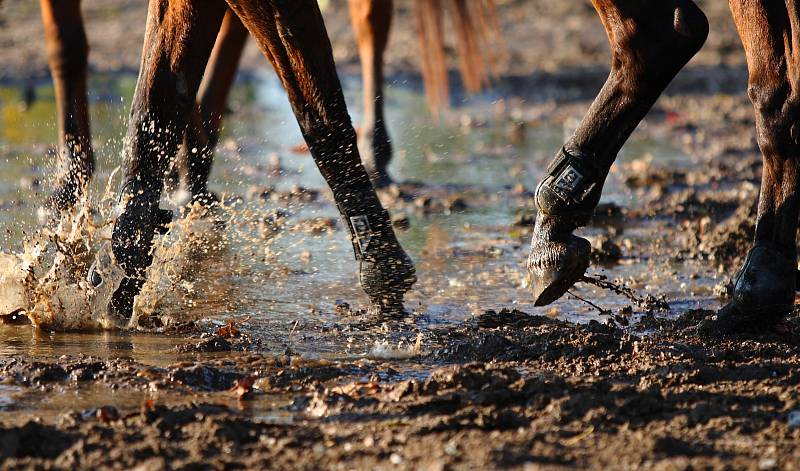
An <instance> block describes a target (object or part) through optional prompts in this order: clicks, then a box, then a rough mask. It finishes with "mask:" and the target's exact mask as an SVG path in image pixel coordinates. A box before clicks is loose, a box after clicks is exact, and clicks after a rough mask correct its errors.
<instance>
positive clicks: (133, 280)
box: [109, 0, 225, 318]
mask: <svg viewBox="0 0 800 471" xmlns="http://www.w3.org/2000/svg"><path fill="white" fill-rule="evenodd" d="M224 14H225V3H224V2H222V1H192V0H150V3H149V7H148V13H147V27H146V30H145V40H144V49H143V53H142V54H143V56H142V67H141V70H140V72H139V80H138V82H137V84H136V90H135V92H134V96H133V104H132V106H131V113H130V118H129V121H128V131H127V135H126V138H125V148H124V150H123V153H124V161H125V172H126V173H125V182H124V184H123V187H122V194H121V196H120V206H121V208H122V211H121V214H120V215H119V217H118V218H117V220H116V221H115V223H114V230H113V234H112V250H113V253H114V258H115V259H116V261H117V263H119V264H120V266H121V267H122V268H123V270H124V271H125V275H126V278H125V279H124V280H123V281H122V283H121V284H120V285H119V287H118V288H117V290H116V291H115V292H114V295H113V297H112V300H111V305H110V306H109V314H111V315H112V317H117V318H127V317H129V316H130V314H131V312H132V310H133V298H134V296H136V295H137V294H138V293H139V291H140V290H141V287H142V285H143V284H144V274H145V270H146V269H147V267H148V266H149V265H150V264H151V263H152V259H153V256H152V253H151V250H152V242H153V237H154V235H155V232H156V231H157V230H158V229H159V228H160V227H163V225H164V224H166V223H168V222H169V220H170V219H171V213H170V212H169V211H165V210H161V209H159V207H158V203H159V199H160V197H161V191H162V188H163V185H164V176H165V173H166V171H167V169H168V165H169V163H170V161H171V160H172V158H173V157H174V156H175V154H176V152H177V150H178V145H179V144H180V143H181V140H182V139H183V135H184V132H185V130H186V125H187V121H188V117H189V113H190V111H191V108H192V106H193V105H194V102H195V95H196V94H197V89H198V86H199V85H200V79H201V77H202V75H203V70H204V69H205V67H206V63H207V61H208V57H209V55H210V53H211V49H212V47H213V45H214V40H215V38H216V36H217V31H219V28H220V25H221V23H222V18H223V16H224Z"/></svg>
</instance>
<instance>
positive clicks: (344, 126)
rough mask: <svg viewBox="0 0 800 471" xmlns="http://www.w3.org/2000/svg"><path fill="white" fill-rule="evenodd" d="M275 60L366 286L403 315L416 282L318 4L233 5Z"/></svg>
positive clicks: (301, 0) (288, 0) (266, 1)
mask: <svg viewBox="0 0 800 471" xmlns="http://www.w3.org/2000/svg"><path fill="white" fill-rule="evenodd" d="M228 4H229V6H230V7H231V8H232V9H233V10H234V11H235V12H236V13H237V14H238V15H239V18H240V19H241V20H242V23H244V25H245V26H246V27H247V29H248V30H249V31H250V34H251V35H252V36H253V37H254V38H255V39H256V41H257V42H258V45H259V47H260V48H261V51H262V52H263V53H264V55H265V56H266V57H267V59H269V60H270V62H272V65H273V66H274V67H275V70H276V71H277V73H278V76H279V77H280V79H281V82H282V83H283V85H284V87H285V88H286V91H287V92H288V95H289V101H290V102H291V105H292V108H293V109H294V113H295V116H296V117H297V121H298V123H299V124H300V130H301V131H302V133H303V136H304V137H305V140H306V143H307V144H308V147H309V149H310V151H311V155H312V156H313V158H314V161H315V162H316V164H317V167H318V168H319V170H320V173H322V176H323V177H324V178H325V181H326V182H327V183H328V185H329V186H330V188H331V190H332V191H333V197H334V199H335V200H336V204H337V206H338V208H339V212H340V213H341V215H342V217H343V219H344V222H345V225H346V226H347V228H348V230H349V232H350V236H351V242H352V243H353V250H354V252H355V256H356V259H357V260H358V261H359V263H360V267H359V268H360V276H359V279H360V282H361V287H362V288H363V289H364V291H365V292H366V293H367V295H368V296H369V298H370V301H371V302H372V304H373V308H374V309H376V310H378V311H379V312H381V313H385V314H389V313H397V312H402V299H403V296H404V294H405V293H406V291H408V290H409V289H410V288H411V285H412V284H413V283H414V282H415V281H416V276H415V274H414V266H413V264H412V262H411V259H410V258H409V257H408V255H406V253H405V251H404V250H403V248H402V247H401V246H400V243H399V242H398V241H397V238H396V237H395V234H394V231H393V230H392V225H391V222H390V220H389V214H388V213H387V212H386V210H385V209H384V208H383V206H381V203H380V200H379V199H378V196H377V194H376V193H375V189H374V188H373V186H372V184H371V182H370V179H369V176H368V174H367V171H366V169H365V168H364V166H363V165H362V163H361V159H360V158H359V154H358V146H357V143H356V133H355V130H354V129H353V125H352V123H351V122H350V116H349V115H348V114H347V107H346V105H345V102H344V95H343V94H342V87H341V85H340V83H339V77H338V76H337V75H336V67H335V66H334V62H333V52H332V49H331V44H330V41H329V39H328V35H327V32H326V30H325V24H324V23H323V21H322V14H321V13H320V10H319V6H318V5H317V1H316V0H238V1H234V0H229V1H228Z"/></svg>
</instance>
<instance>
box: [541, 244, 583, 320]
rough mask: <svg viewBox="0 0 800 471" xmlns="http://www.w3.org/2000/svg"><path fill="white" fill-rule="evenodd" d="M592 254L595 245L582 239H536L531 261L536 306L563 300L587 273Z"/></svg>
mask: <svg viewBox="0 0 800 471" xmlns="http://www.w3.org/2000/svg"><path fill="white" fill-rule="evenodd" d="M591 253H592V246H591V244H590V243H589V241H588V240H586V239H583V238H581V237H577V236H574V235H570V236H569V237H568V238H567V240H565V241H552V240H541V239H537V238H536V237H535V236H534V240H533V243H532V244H531V253H530V256H529V257H528V273H529V275H530V280H531V288H532V290H533V299H534V306H546V305H548V304H550V303H552V302H553V301H555V300H557V299H558V298H560V297H561V296H563V295H564V293H566V292H567V290H569V289H570V288H571V287H572V285H574V284H575V283H576V282H578V281H579V280H580V279H581V278H582V277H583V275H584V273H586V269H587V268H589V262H590V255H591Z"/></svg>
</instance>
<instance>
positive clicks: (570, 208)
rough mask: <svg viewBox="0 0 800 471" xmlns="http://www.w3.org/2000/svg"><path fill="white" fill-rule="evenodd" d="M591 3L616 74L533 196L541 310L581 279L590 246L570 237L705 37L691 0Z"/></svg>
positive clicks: (534, 267)
mask: <svg viewBox="0 0 800 471" xmlns="http://www.w3.org/2000/svg"><path fill="white" fill-rule="evenodd" d="M592 3H593V4H594V7H595V9H596V10H597V12H598V13H599V15H600V18H601V20H602V21H603V26H604V27H605V30H606V33H607V35H608V40H609V43H610V45H611V53H612V61H611V72H610V74H609V76H608V80H607V81H606V83H605V85H604V86H603V88H602V89H601V90H600V93H599V95H598V96H597V98H596V99H595V101H594V103H592V105H591V107H590V108H589V112H588V113H587V114H586V116H585V117H584V118H583V120H582V121H581V123H580V125H579V126H578V129H577V130H576V131H575V134H574V135H573V136H572V137H571V138H570V139H569V140H568V141H567V142H566V144H565V145H564V147H563V148H562V149H561V151H559V152H558V154H557V155H556V157H555V159H554V161H553V162H552V163H551V164H550V167H549V168H548V169H547V172H546V175H545V177H544V179H543V180H542V181H541V182H540V183H539V186H538V187H537V190H536V206H537V209H538V215H537V216H536V226H535V228H534V234H533V241H532V243H531V252H530V257H529V258H528V270H529V273H530V276H531V281H532V287H533V292H534V298H535V304H536V305H537V306H543V305H546V304H549V303H551V302H553V301H555V300H556V299H558V298H559V297H561V296H562V295H563V294H564V293H565V292H566V291H567V290H568V289H569V288H570V287H571V286H572V285H573V284H574V283H575V282H576V281H578V280H579V279H580V278H581V277H582V276H583V274H584V272H585V270H586V268H587V267H588V266H589V255H590V251H591V250H590V245H589V242H588V241H586V240H585V239H583V238H580V237H576V236H575V235H573V234H572V232H573V231H574V230H575V229H576V228H578V227H580V226H583V225H585V224H586V223H587V222H588V221H589V219H590V218H591V216H592V212H593V211H594V208H595V206H597V203H598V202H599V200H600V193H601V192H602V188H603V184H604V182H605V178H606V176H607V174H608V171H609V169H610V167H611V164H612V163H613V161H614V159H615V158H616V155H617V152H619V150H620V148H621V147H622V145H623V144H624V143H625V141H626V140H627V139H628V137H629V136H630V135H631V133H632V132H633V130H634V129H636V126H637V125H638V124H639V122H640V121H641V120H642V118H644V116H645V115H646V114H647V112H648V111H649V110H650V108H651V107H652V106H653V104H654V103H655V101H656V99H658V97H659V95H660V94H661V92H662V91H663V90H664V88H666V86H667V84H669V82H670V81H671V80H672V79H673V77H675V75H676V74H677V73H678V71H679V70H680V69H681V68H683V66H684V65H685V64H686V63H687V62H688V61H689V59H691V58H692V56H694V54H695V53H696V52H697V51H698V50H699V49H700V48H701V47H702V45H703V43H704V42H705V39H706V36H707V34H708V21H707V20H706V17H705V15H704V14H703V12H702V11H700V9H699V8H697V6H696V5H695V4H694V3H692V2H691V1H690V0H663V1H658V2H652V1H649V0H592Z"/></svg>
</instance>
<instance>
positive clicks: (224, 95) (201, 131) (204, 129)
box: [176, 10, 247, 205]
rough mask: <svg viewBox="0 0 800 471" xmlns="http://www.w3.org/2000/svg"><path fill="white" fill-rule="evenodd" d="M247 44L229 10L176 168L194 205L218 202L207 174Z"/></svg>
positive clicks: (209, 63) (202, 84)
mask: <svg viewBox="0 0 800 471" xmlns="http://www.w3.org/2000/svg"><path fill="white" fill-rule="evenodd" d="M246 41H247V29H246V28H245V27H244V25H242V22H241V21H239V18H238V17H237V16H236V14H234V13H233V12H232V11H230V10H228V12H227V13H226V14H225V18H224V19H223V21H222V27H221V28H220V30H219V34H218V35H217V40H216V43H215V44H214V49H213V51H212V52H211V57H210V58H209V60H208V65H207V66H206V72H205V74H204V75H203V81H202V82H201V83H200V88H199V90H198V92H197V104H198V106H197V107H195V108H193V110H192V114H191V118H190V120H189V125H188V127H187V128H186V135H185V137H184V141H183V145H182V146H181V149H180V151H179V153H178V157H177V159H176V165H177V167H178V172H179V174H180V178H181V179H182V180H183V183H184V186H185V188H186V189H187V190H189V192H190V194H191V198H192V201H193V202H199V203H201V204H203V205H210V204H213V203H215V202H217V201H218V198H217V196H216V195H214V194H213V193H211V192H210V191H208V175H209V174H210V173H211V165H212V163H213V160H214V149H215V148H216V147H217V142H218V141H219V134H220V130H221V128H222V118H223V115H224V114H225V104H226V103H227V101H228V93H229V92H230V89H231V86H232V85H233V82H234V79H235V78H236V71H237V70H238V68H239V60H240V58H241V56H242V51H243V50H244V46H245V43H246Z"/></svg>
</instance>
